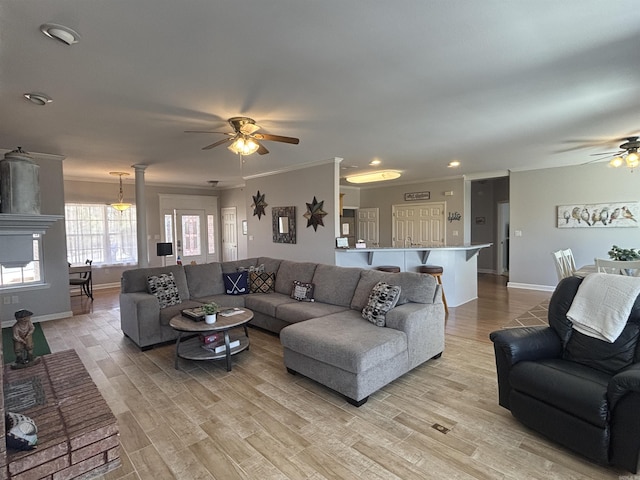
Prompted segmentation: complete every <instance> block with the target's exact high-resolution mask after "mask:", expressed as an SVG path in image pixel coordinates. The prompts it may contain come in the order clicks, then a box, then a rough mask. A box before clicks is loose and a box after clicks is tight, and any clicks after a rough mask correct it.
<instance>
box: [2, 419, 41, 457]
mask: <svg viewBox="0 0 640 480" xmlns="http://www.w3.org/2000/svg"><path fill="white" fill-rule="evenodd" d="M4 424H5V430H6V439H7V447H9V448H15V449H16V450H32V449H34V448H35V446H36V443H38V428H37V427H36V424H35V422H34V421H33V420H32V419H31V418H29V417H27V416H26V415H22V414H20V413H13V412H6V413H5V415H4Z"/></svg>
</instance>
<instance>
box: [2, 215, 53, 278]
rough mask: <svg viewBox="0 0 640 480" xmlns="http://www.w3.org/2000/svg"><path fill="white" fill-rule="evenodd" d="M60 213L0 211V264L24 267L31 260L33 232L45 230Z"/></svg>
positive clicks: (6, 266) (40, 232) (7, 266)
mask: <svg viewBox="0 0 640 480" xmlns="http://www.w3.org/2000/svg"><path fill="white" fill-rule="evenodd" d="M62 218H64V217H63V216H62V215H35V214H20V213H0V243H2V249H0V264H2V265H3V266H4V267H5V268H12V267H24V266H25V265H27V264H28V263H29V262H31V261H32V260H33V246H32V244H33V234H34V233H39V234H44V233H45V231H46V230H47V229H48V228H49V227H50V226H51V225H53V224H54V223H55V222H57V221H58V220H60V219H62Z"/></svg>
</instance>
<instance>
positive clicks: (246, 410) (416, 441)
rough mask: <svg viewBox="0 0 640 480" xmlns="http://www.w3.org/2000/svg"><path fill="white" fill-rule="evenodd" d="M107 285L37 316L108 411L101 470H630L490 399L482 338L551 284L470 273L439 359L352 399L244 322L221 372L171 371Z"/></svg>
mask: <svg viewBox="0 0 640 480" xmlns="http://www.w3.org/2000/svg"><path fill="white" fill-rule="evenodd" d="M445 288H446V285H445ZM117 293H118V292H117V291H114V290H111V291H100V290H97V291H95V301H94V302H93V304H91V303H90V302H88V303H83V302H85V301H84V300H82V299H80V300H77V301H78V302H79V303H78V305H74V307H73V308H74V311H75V312H77V313H76V315H75V316H74V317H72V318H68V319H63V320H56V321H50V322H45V323H43V329H44V331H45V335H46V337H47V340H48V341H49V344H50V346H51V348H52V350H53V351H59V350H64V349H67V348H74V349H76V350H77V351H78V354H79V355H80V357H81V358H82V360H83V362H84V364H85V366H86V367H87V369H88V370H89V372H90V373H91V375H92V377H93V379H94V381H95V382H96V384H97V385H98V388H99V389H100V391H101V392H102V394H103V396H104V397H105V398H106V399H107V401H108V402H109V405H110V406H111V408H112V410H113V412H114V414H115V415H116V416H117V418H118V421H119V426H120V432H121V441H122V445H123V451H122V459H123V465H122V467H121V468H119V469H118V470H115V471H113V472H110V473H109V474H108V475H106V476H105V477H104V478H105V479H127V480H129V479H154V480H162V479H173V478H176V479H188V480H191V479H214V478H215V479H218V480H227V479H260V480H262V479H310V480H321V479H328V480H332V479H367V480H368V479H449V478H458V479H518V480H519V479H524V478H526V479H533V478H540V479H542V478H544V479H617V478H632V477H631V476H630V474H628V472H623V471H618V470H615V469H608V468H604V467H600V466H597V465H595V464H593V463H591V462H589V461H587V460H585V459H583V458H581V457H578V456H576V455H574V454H572V453H570V452H568V451H566V450H564V449H562V448H560V447H558V446H556V445H555V444H553V443H551V442H548V441H546V440H545V439H543V438H541V437H539V436H538V435H537V434H535V433H534V432H531V431H529V430H527V429H526V428H524V427H523V426H522V425H520V424H519V423H518V422H517V421H515V420H514V419H513V417H512V416H511V414H510V413H509V412H508V411H507V410H505V409H503V408H501V407H499V406H498V404H497V391H496V379H495V363H494V358H493V350H492V345H491V343H490V341H489V339H488V334H489V332H491V331H492V330H495V329H499V328H501V327H502V326H504V325H505V324H507V323H509V322H510V321H511V320H512V319H514V318H516V317H517V316H518V315H520V314H522V313H523V312H525V311H527V310H528V309H530V308H531V307H533V306H535V305H537V304H538V303H540V302H542V301H545V300H547V299H548V298H549V297H550V294H549V293H544V292H535V291H527V290H514V289H511V290H507V289H506V288H505V279H504V278H503V277H498V276H492V275H481V276H480V283H479V298H478V299H477V300H475V301H473V302H470V303H468V304H466V305H463V306H460V307H457V308H451V309H450V315H449V318H448V320H447V338H446V349H445V351H444V354H443V356H442V357H441V358H440V359H438V360H433V361H430V362H427V363H426V364H424V365H422V366H420V367H418V368H416V369H414V370H413V371H411V372H410V373H408V374H406V375H404V376H403V377H402V378H400V379H398V380H396V381H394V382H393V383H391V384H390V385H388V386H387V387H385V388H383V389H382V390H380V391H379V392H377V393H375V394H373V395H372V396H371V397H370V398H369V401H368V402H367V403H366V404H365V405H363V406H362V407H360V408H355V407H352V406H351V405H349V404H348V403H346V402H345V401H344V400H343V398H342V397H340V396H339V395H337V394H335V393H333V392H332V391H330V390H328V389H326V388H324V387H322V386H320V385H318V384H316V383H314V382H312V381H310V380H308V379H305V378H304V377H302V376H300V375H296V376H292V375H289V374H288V373H287V372H286V370H285V368H284V366H283V361H282V349H281V346H280V343H279V340H278V338H277V337H276V336H274V335H270V334H268V333H265V332H262V331H258V330H255V329H251V330H250V336H251V349H250V350H249V351H246V352H243V353H241V354H239V355H237V356H235V357H234V362H233V370H232V371H231V372H227V371H226V370H225V369H224V365H223V363H222V362H187V361H181V370H176V369H174V366H173V353H174V349H173V346H172V345H167V346H163V347H160V348H155V349H152V350H150V351H147V352H140V351H139V350H138V349H137V348H136V347H134V346H133V344H132V343H131V342H129V341H128V340H126V339H125V338H124V337H123V335H122V332H121V331H120V319H119V311H118V298H117V297H118V295H117ZM82 311H84V312H85V313H81V312H82ZM435 424H439V425H442V426H444V427H445V429H448V432H447V433H443V431H442V429H440V430H438V429H436V428H434V425H435Z"/></svg>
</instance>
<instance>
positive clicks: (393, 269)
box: [376, 265, 400, 273]
mask: <svg viewBox="0 0 640 480" xmlns="http://www.w3.org/2000/svg"><path fill="white" fill-rule="evenodd" d="M376 270H380V271H381V272H389V273H398V272H399V271H400V267H395V266H393V265H380V266H379V267H376Z"/></svg>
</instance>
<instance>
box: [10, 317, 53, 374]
mask: <svg viewBox="0 0 640 480" xmlns="http://www.w3.org/2000/svg"><path fill="white" fill-rule="evenodd" d="M33 326H34V327H35V331H34V332H33V354H34V355H35V356H40V355H46V354H47V353H51V349H50V348H49V344H48V343H47V339H46V338H44V332H43V331H42V327H41V326H40V324H39V323H34V324H33ZM2 354H3V356H4V363H5V364H7V363H13V362H14V361H15V359H16V356H15V353H14V352H13V331H12V330H11V327H7V328H3V329H2Z"/></svg>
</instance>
